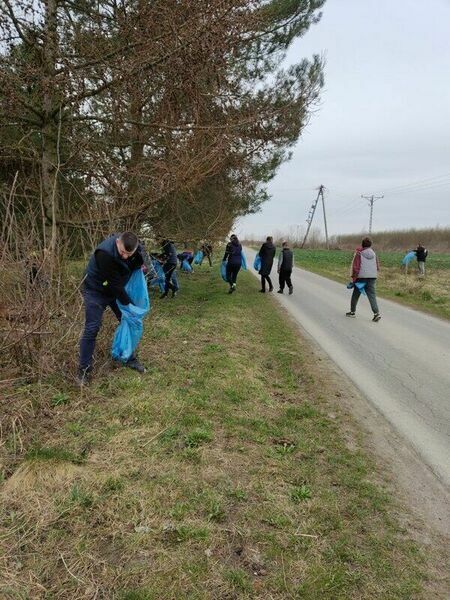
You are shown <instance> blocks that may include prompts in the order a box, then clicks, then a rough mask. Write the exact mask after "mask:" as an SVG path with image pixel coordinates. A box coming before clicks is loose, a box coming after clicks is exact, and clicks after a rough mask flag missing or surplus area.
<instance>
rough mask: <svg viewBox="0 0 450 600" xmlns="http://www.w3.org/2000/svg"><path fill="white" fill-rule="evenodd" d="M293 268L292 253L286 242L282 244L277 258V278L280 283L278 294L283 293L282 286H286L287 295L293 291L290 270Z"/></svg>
mask: <svg viewBox="0 0 450 600" xmlns="http://www.w3.org/2000/svg"><path fill="white" fill-rule="evenodd" d="M293 268H294V253H293V252H292V250H291V249H290V248H289V243H288V242H283V243H282V245H281V252H280V255H279V256H278V269H277V270H278V277H279V282H280V289H279V290H278V294H282V293H283V292H284V286H285V285H287V286H288V290H289V295H291V294H292V293H293V291H294V287H293V285H292V281H291V275H292V269H293Z"/></svg>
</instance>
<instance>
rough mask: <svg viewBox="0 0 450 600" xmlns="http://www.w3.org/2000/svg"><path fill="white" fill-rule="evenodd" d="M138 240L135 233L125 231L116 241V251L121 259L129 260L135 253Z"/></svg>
mask: <svg viewBox="0 0 450 600" xmlns="http://www.w3.org/2000/svg"><path fill="white" fill-rule="evenodd" d="M138 243H139V240H138V238H137V235H136V234H135V233H132V232H131V231H125V232H124V233H121V234H120V236H119V237H118V238H117V240H116V246H117V250H118V252H119V254H120V256H121V257H122V258H123V259H125V260H126V259H127V258H130V256H133V254H134V253H135V252H136V250H137V247H138Z"/></svg>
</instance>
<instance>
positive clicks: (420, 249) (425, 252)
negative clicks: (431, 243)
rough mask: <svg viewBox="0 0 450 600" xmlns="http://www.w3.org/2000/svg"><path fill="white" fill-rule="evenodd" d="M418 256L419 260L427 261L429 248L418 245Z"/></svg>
mask: <svg viewBox="0 0 450 600" xmlns="http://www.w3.org/2000/svg"><path fill="white" fill-rule="evenodd" d="M416 256H417V260H418V261H420V262H425V260H426V258H427V256H428V250H427V249H426V248H424V247H423V246H417V248H416Z"/></svg>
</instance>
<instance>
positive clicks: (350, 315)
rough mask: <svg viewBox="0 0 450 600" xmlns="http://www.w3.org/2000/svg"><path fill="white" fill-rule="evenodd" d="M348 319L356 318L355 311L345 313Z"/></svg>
mask: <svg viewBox="0 0 450 600" xmlns="http://www.w3.org/2000/svg"><path fill="white" fill-rule="evenodd" d="M345 316H346V317H356V314H355V313H354V312H353V311H349V312H348V313H345Z"/></svg>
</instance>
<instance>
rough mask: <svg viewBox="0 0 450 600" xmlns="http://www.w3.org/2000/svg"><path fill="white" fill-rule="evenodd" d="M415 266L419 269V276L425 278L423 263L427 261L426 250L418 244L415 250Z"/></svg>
mask: <svg viewBox="0 0 450 600" xmlns="http://www.w3.org/2000/svg"><path fill="white" fill-rule="evenodd" d="M415 253H416V257H417V266H418V268H419V274H420V275H422V276H425V261H426V260H427V256H428V250H427V249H426V248H424V247H423V246H422V244H420V243H419V245H418V246H417V248H416V250H415Z"/></svg>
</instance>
